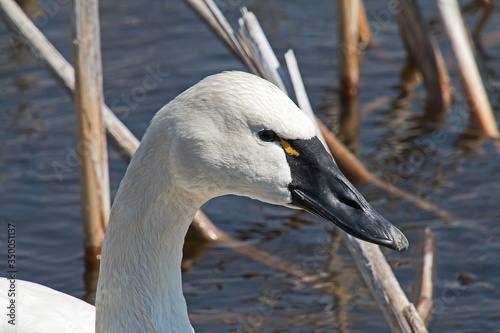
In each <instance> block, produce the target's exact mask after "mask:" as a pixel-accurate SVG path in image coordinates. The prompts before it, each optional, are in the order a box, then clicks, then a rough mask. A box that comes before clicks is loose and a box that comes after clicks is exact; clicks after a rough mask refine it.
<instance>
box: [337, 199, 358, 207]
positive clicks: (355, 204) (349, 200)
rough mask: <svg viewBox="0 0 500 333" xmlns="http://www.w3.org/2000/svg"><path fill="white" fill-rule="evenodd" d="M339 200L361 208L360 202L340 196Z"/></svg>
mask: <svg viewBox="0 0 500 333" xmlns="http://www.w3.org/2000/svg"><path fill="white" fill-rule="evenodd" d="M339 201H340V202H342V203H343V204H344V205H346V206H349V207H352V208H356V209H361V206H360V205H359V203H357V202H356V201H354V200H351V199H349V198H339Z"/></svg>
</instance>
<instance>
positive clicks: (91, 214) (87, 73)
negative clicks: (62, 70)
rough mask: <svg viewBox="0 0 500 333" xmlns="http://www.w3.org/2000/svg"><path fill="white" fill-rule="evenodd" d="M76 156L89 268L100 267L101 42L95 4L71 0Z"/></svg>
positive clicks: (103, 173)
mask: <svg viewBox="0 0 500 333" xmlns="http://www.w3.org/2000/svg"><path fill="white" fill-rule="evenodd" d="M72 7H73V11H74V12H73V21H72V23H73V58H74V62H75V93H74V95H75V98H74V100H75V107H76V125H77V139H78V140H77V155H78V166H79V169H80V189H81V210H82V218H83V234H84V245H85V254H86V256H85V263H86V266H87V269H88V270H98V269H99V259H98V255H99V254H100V253H101V247H102V241H103V240H104V233H105V231H106V227H107V225H108V219H109V211H110V193H109V174H108V152H107V148H106V134H105V130H104V126H103V121H102V112H101V105H102V103H103V91H102V67H101V44H100V35H99V14H98V10H99V9H98V1H97V0H74V1H73V6H72Z"/></svg>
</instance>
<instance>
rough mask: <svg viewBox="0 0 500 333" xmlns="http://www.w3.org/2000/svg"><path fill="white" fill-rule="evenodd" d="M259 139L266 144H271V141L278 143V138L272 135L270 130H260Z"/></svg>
mask: <svg viewBox="0 0 500 333" xmlns="http://www.w3.org/2000/svg"><path fill="white" fill-rule="evenodd" d="M259 138H260V139H261V140H262V141H266V142H273V141H279V139H280V138H279V136H278V135H277V134H276V133H274V131H272V130H262V131H260V132H259Z"/></svg>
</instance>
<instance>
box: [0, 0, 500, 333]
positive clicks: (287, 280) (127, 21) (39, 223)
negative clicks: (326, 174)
mask: <svg viewBox="0 0 500 333" xmlns="http://www.w3.org/2000/svg"><path fill="white" fill-rule="evenodd" d="M66 3H67V1H62V0H46V1H42V2H41V7H38V9H37V8H36V7H35V9H34V11H35V12H37V11H38V16H37V18H36V19H35V22H37V25H38V26H39V27H40V28H41V30H42V31H43V32H44V33H45V34H46V36H47V37H48V38H49V40H50V41H51V42H52V43H53V44H54V45H55V46H56V47H57V49H58V50H59V51H60V52H61V53H62V54H63V55H64V56H65V57H66V58H67V59H71V43H70V42H71V38H70V28H69V27H70V22H69V17H70V8H69V5H67V4H66ZM219 5H220V6H221V8H222V9H223V10H224V12H225V14H226V15H227V17H228V19H229V21H230V22H232V23H234V22H235V21H236V18H237V17H238V15H239V13H238V10H237V7H239V6H240V5H247V6H248V7H249V9H250V10H252V11H254V12H255V14H256V15H257V17H258V18H259V19H260V22H261V25H262V26H263V28H264V30H265V31H266V33H267V35H268V37H269V39H270V42H271V44H272V45H273V47H274V49H275V51H276V53H277V54H278V55H281V54H283V53H284V52H285V51H286V50H287V49H288V48H293V49H294V50H295V53H296V56H297V57H298V61H299V65H300V67H301V70H302V72H303V75H304V80H305V84H306V87H307V90H308V92H309V96H310V99H311V102H312V104H313V107H314V109H315V110H317V111H318V112H319V113H320V114H319V115H320V117H321V118H322V119H324V120H325V121H326V122H327V123H328V124H329V125H330V126H332V127H336V126H337V123H336V122H337V119H338V104H339V102H338V99H337V97H336V89H337V88H338V86H337V78H336V64H337V54H336V53H337V37H336V22H337V21H336V13H335V11H336V9H335V7H334V4H333V2H332V3H331V2H320V1H311V2H307V3H306V2H301V1H273V2H269V1H260V0H248V1H229V0H221V1H219ZM366 6H367V10H368V13H369V19H370V22H371V25H372V28H373V31H374V37H375V41H376V45H377V46H376V47H373V48H371V49H370V50H368V52H367V53H366V56H365V59H364V61H363V65H362V75H361V92H360V110H361V114H362V122H361V126H360V129H359V138H358V140H357V142H355V144H354V146H353V147H354V148H355V149H356V151H357V154H358V156H359V158H360V159H361V160H362V161H363V162H364V163H365V165H366V166H367V167H368V168H369V169H370V170H371V171H373V172H374V173H375V174H377V176H379V177H381V178H383V179H384V180H386V181H388V182H391V183H393V184H395V185H397V186H399V187H401V188H403V189H406V190H408V191H410V192H412V193H414V194H416V195H418V196H421V197H423V198H425V199H427V200H429V201H430V202H432V203H434V204H436V205H438V206H439V207H441V208H442V209H444V210H446V211H448V212H449V213H451V214H453V215H454V216H456V217H457V219H456V220H454V221H452V222H443V221H440V220H439V219H438V218H436V217H435V216H433V215H432V214H430V213H427V212H422V211H421V210H420V209H418V208H416V207H415V206H414V205H412V204H410V203H408V202H405V201H402V200H401V199H399V198H397V197H394V196H387V195H386V194H385V193H383V192H381V191H380V190H377V189H376V188H373V187H371V186H367V185H363V186H360V187H359V188H360V190H361V192H362V193H363V194H365V196H366V197H367V198H368V199H369V200H370V202H371V203H372V204H373V205H374V206H375V207H376V208H377V209H378V210H379V211H380V212H381V213H383V215H385V216H386V217H387V218H388V219H389V220H391V221H393V222H394V223H395V224H396V225H398V226H399V227H400V228H401V229H402V230H403V231H404V232H405V233H406V234H407V236H408V238H409V240H410V242H411V244H412V247H411V248H410V250H409V251H408V252H407V253H404V254H398V253H394V252H390V251H385V253H386V255H387V257H388V260H389V262H390V263H391V265H392V267H394V269H395V273H396V275H397V277H398V278H399V280H400V282H401V285H402V286H403V288H404V290H405V291H406V292H407V294H408V295H409V297H410V299H412V300H415V297H416V295H415V291H414V290H415V286H414V280H415V276H416V275H417V274H418V272H419V269H420V266H421V262H420V255H419V251H420V250H419V248H420V246H421V243H422V234H423V229H424V227H425V226H429V227H430V228H431V230H432V231H433V232H434V234H435V242H436V248H437V250H436V255H437V266H436V280H435V283H436V286H435V287H436V289H435V302H436V310H435V313H434V315H433V317H432V320H431V323H430V326H429V328H430V330H431V331H434V332H494V331H497V332H500V267H499V262H500V260H499V258H500V229H499V228H498V215H499V214H498V202H499V200H500V186H499V181H500V159H499V158H498V156H499V153H500V151H499V144H498V141H492V140H477V139H474V138H471V137H467V136H465V135H463V131H464V129H465V126H466V120H467V117H466V115H464V114H463V112H462V110H463V102H462V101H461V100H462V96H461V93H460V88H459V87H460V86H459V84H458V78H457V74H456V69H455V66H454V60H453V57H452V55H451V54H450V50H449V47H448V44H447V41H446V38H444V37H443V36H441V35H439V31H438V30H439V29H438V28H436V31H437V33H438V40H439V42H440V44H441V45H442V47H443V53H444V56H445V60H446V62H447V63H449V65H450V68H451V75H452V79H453V81H454V83H455V87H457V103H456V104H455V106H454V107H453V109H452V111H451V113H450V115H449V116H448V118H447V120H446V121H445V122H444V123H443V124H441V125H439V126H438V129H439V131H437V130H436V129H433V128H430V129H429V128H426V127H424V126H422V125H421V122H420V121H419V116H420V115H422V114H423V107H424V97H425V96H424V91H423V90H422V88H417V89H416V90H415V92H414V93H412V94H411V95H410V96H406V97H401V94H400V89H399V88H398V86H399V84H400V79H399V74H400V71H401V69H402V68H403V65H404V61H405V52H404V50H403V49H402V45H401V42H400V38H399V33H398V28H397V25H396V18H395V17H394V16H392V15H391V14H390V12H389V11H388V6H389V3H386V2H385V1H367V2H366ZM388 13H389V14H388ZM424 14H425V16H426V18H428V19H432V18H434V17H436V16H437V12H436V11H435V8H434V7H433V6H432V5H431V4H429V3H426V4H425V7H424ZM499 19H500V14H499V13H498V12H496V13H495V14H494V17H493V18H492V19H491V20H490V22H489V24H488V26H487V29H486V31H485V33H484V36H486V37H487V38H485V40H486V41H488V43H489V44H488V45H486V46H485V48H484V51H483V52H482V53H478V58H479V65H480V70H481V73H482V75H483V76H484V78H485V82H486V87H487V90H488V95H489V98H490V100H491V101H492V103H493V107H494V110H495V113H496V117H497V121H498V120H499V119H498V118H499V117H498V109H499V106H500V94H499V90H498V89H499V87H500V77H499V76H500V57H499V55H500V43H499V42H498V41H496V39H495V36H497V35H495V33H497V30H498V22H499ZM476 20H477V16H475V15H469V16H468V17H467V22H468V23H469V24H470V25H473V24H474V22H475V21H476ZM101 27H102V48H103V68H104V90H105V98H106V101H107V104H108V105H109V106H111V107H112V108H113V109H114V110H115V111H116V112H117V114H118V116H119V117H120V119H121V120H122V121H123V122H124V123H125V124H126V125H127V126H128V127H129V128H130V129H131V130H132V132H133V133H134V134H135V135H137V136H138V137H141V136H142V134H143V133H144V131H145V129H146V127H147V126H148V122H149V120H150V119H151V117H152V115H153V114H154V113H155V112H156V111H157V110H158V109H159V108H160V107H161V106H163V105H164V104H165V103H166V102H168V101H169V100H171V99H172V98H173V97H174V96H176V95H177V94H178V93H180V92H181V91H183V90H184V89H186V88H187V87H189V86H191V85H192V84H194V83H196V82H197V81H199V80H200V79H202V78H203V77H205V76H206V75H209V74H213V73H216V72H220V71H223V70H228V69H238V70H243V69H244V68H243V66H242V65H241V64H240V63H239V62H238V61H237V60H235V58H234V57H233V56H232V55H231V54H230V53H229V52H228V51H227V50H226V48H225V47H224V46H223V45H222V43H221V42H219V41H218V40H217V38H215V37H214V36H213V35H212V33H211V32H210V31H209V30H208V29H206V27H205V25H204V24H203V23H202V22H200V21H199V19H198V17H197V16H196V15H194V14H193V13H192V12H191V11H190V9H189V8H187V6H185V5H184V4H183V3H182V2H179V1H109V0H107V1H101ZM279 57H280V61H282V58H281V56H279ZM151 72H155V73H156V74H157V75H156V76H155V77H156V79H157V80H156V81H155V82H156V83H157V85H145V84H144V81H143V80H144V78H145V77H146V76H147V75H151ZM374 101H376V102H377V104H376V106H375V107H370V105H373V103H372V102H374ZM0 141H1V145H0V219H1V220H2V221H3V222H4V223H3V224H2V226H1V228H5V229H6V227H4V224H5V223H13V224H15V225H16V228H17V242H18V243H17V244H18V246H17V251H18V254H19V258H18V266H19V274H18V276H19V277H20V278H22V279H25V280H30V281H35V282H38V283H41V284H44V285H47V286H50V287H52V288H55V289H57V290H61V291H63V292H66V293H69V294H71V295H74V296H77V297H83V296H84V294H85V289H84V283H83V273H84V270H83V251H82V246H81V244H82V235H81V233H82V229H81V225H80V223H81V221H80V207H79V183H78V168H77V165H76V162H75V153H74V147H75V123H74V109H73V105H72V102H71V100H70V99H69V98H68V97H67V96H66V95H64V93H63V92H62V90H61V89H60V88H59V87H58V86H57V85H56V84H55V83H54V81H53V79H52V78H51V77H50V76H49V75H48V74H47V72H46V71H45V70H44V69H42V68H39V66H38V65H37V63H36V62H35V61H34V60H32V58H31V57H30V56H29V55H28V53H27V52H26V51H25V50H23V49H20V50H18V51H13V49H12V48H11V41H10V39H9V38H8V37H7V34H6V28H5V27H4V26H3V25H2V26H0ZM125 167H126V165H125V163H124V162H122V160H121V159H120V157H119V156H117V154H116V153H114V152H113V151H112V150H110V177H111V186H112V194H114V193H115V192H116V189H117V186H118V184H119V181H120V179H121V177H122V176H123V173H124V171H125ZM204 211H205V212H206V213H207V214H208V215H209V216H210V217H211V219H212V220H214V221H215V222H216V223H217V225H218V226H219V227H220V228H222V229H223V230H225V231H226V232H228V233H230V234H231V235H233V236H235V237H238V238H241V239H244V240H245V241H247V242H249V243H250V244H253V245H255V246H257V247H259V248H261V249H265V250H267V251H269V252H271V253H274V254H276V255H278V256H280V257H282V258H284V259H286V260H287V261H290V262H292V263H295V264H296V265H300V266H301V267H303V269H304V270H306V271H307V273H309V274H320V275H321V276H322V277H323V279H324V281H328V283H327V285H326V286H327V287H328V290H329V293H326V292H325V291H320V290H317V289H314V288H312V287H311V286H310V285H308V284H304V283H301V282H299V281H298V280H297V279H295V278H293V277H290V276H288V275H286V274H285V273H280V272H277V271H275V270H273V269H271V268H267V267H264V266H263V265H262V264H260V263H256V262H253V261H251V260H250V259H248V258H246V257H244V256H242V255H239V254H236V253H235V252H233V251H232V250H230V249H227V248H224V247H221V246H217V245H215V246H197V247H193V248H191V249H190V259H189V261H187V262H186V263H185V266H186V267H185V273H184V291H185V294H186V298H187V302H188V306H189V310H190V313H191V316H192V321H193V325H194V327H195V328H196V329H197V330H198V331H200V332H242V331H252V330H253V329H255V330H256V331H259V332H332V331H333V332H386V331H387V326H386V324H385V322H384V320H383V318H382V316H381V314H380V312H379V310H378V308H377V305H376V303H375V302H374V301H373V299H372V298H371V296H370V294H369V292H368V290H367V289H366V287H365V286H364V283H363V281H362V279H361V277H360V276H359V274H358V272H357V270H356V267H355V265H354V263H353V261H352V259H351V257H350V255H349V253H348V251H347V249H346V248H345V247H344V245H343V244H342V242H341V241H340V238H339V235H338V232H337V231H335V230H334V228H333V227H332V226H330V225H327V224H325V223H323V222H322V221H319V220H318V219H316V218H314V217H312V216H310V215H306V214H300V213H297V212H294V211H290V210H287V209H285V208H279V207H273V206H269V205H265V204H262V203H259V202H256V201H252V200H250V199H246V198H238V197H224V198H219V199H216V200H213V201H211V202H209V203H207V204H206V206H205V207H204ZM5 231H6V230H5ZM2 233H3V231H2ZM326 249H329V251H326ZM329 253H331V255H330V254H329Z"/></svg>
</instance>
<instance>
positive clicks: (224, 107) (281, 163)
mask: <svg viewBox="0 0 500 333" xmlns="http://www.w3.org/2000/svg"><path fill="white" fill-rule="evenodd" d="M144 140H147V141H154V142H155V144H156V145H163V146H164V148H163V149H164V152H165V154H167V155H168V159H166V161H165V168H167V169H168V170H169V172H170V173H171V174H172V175H173V178H174V181H175V184H176V185H177V186H179V187H181V188H182V189H183V190H185V191H188V192H190V193H193V195H196V196H200V197H202V198H203V200H208V199H211V198H213V197H217V196H221V195H227V194H235V195H241V196H246V197H250V198H253V199H257V200H260V201H264V202H268V203H271V204H276V205H282V206H287V207H290V208H295V209H297V208H301V209H305V210H307V211H309V212H311V213H313V214H315V215H317V216H319V217H321V218H323V219H325V220H327V221H330V222H333V223H334V224H336V225H337V226H339V227H340V228H342V229H343V230H344V231H346V232H348V233H349V234H351V235H353V236H355V237H357V238H360V239H363V240H365V241H369V242H372V243H376V244H380V245H384V246H387V247H389V248H391V249H394V250H397V251H403V250H406V249H407V247H408V241H407V239H406V238H405V236H404V235H403V234H402V233H401V232H400V231H399V230H398V229H397V228H396V227H394V226H393V225H392V224H390V223H389V222H388V221H387V220H386V219H385V218H383V217H382V216H381V215H379V214H378V213H377V212H376V211H375V210H374V209H373V208H372V207H371V206H370V205H369V204H368V203H367V202H366V200H365V199H364V198H363V197H362V195H361V194H360V193H359V192H358V191H357V190H356V189H355V188H354V187H353V186H352V185H351V183H350V182H349V181H348V180H347V179H346V178H345V177H344V175H343V174H342V173H341V172H340V170H339V169H338V167H337V165H336V164H335V162H334V160H333V158H332V156H331V155H330V154H329V153H328V152H327V151H326V149H325V148H324V147H323V145H322V143H321V142H320V141H319V139H318V138H317V137H316V130H315V127H314V125H313V123H312V121H311V120H310V119H309V118H308V117H307V116H306V115H305V113H303V112H302V111H301V110H300V109H299V108H298V107H297V106H296V105H295V104H294V103H293V102H292V101H291V100H290V99H289V98H288V96H286V95H285V94H284V93H283V92H282V91H281V90H279V89H278V88H277V87H276V86H274V85H273V84H271V83H270V82H268V81H266V80H264V79H261V78H259V77H257V76H254V75H251V74H247V73H242V72H224V73H220V74H216V75H213V76H209V77H207V78H205V79H204V80H202V81H201V82H199V83H198V84H196V85H195V86H193V87H191V88H190V89H188V90H186V91H185V92H184V93H182V94H181V95H179V96H178V97H177V98H176V99H174V100H173V101H172V102H170V103H169V104H167V105H166V106H165V107H164V108H163V109H161V110H160V111H159V112H158V113H157V115H156V116H155V118H154V119H153V121H152V123H151V126H150V128H149V129H148V133H146V136H145V138H144V139H143V141H144Z"/></svg>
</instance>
